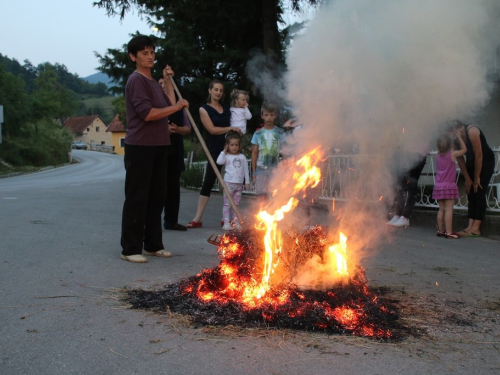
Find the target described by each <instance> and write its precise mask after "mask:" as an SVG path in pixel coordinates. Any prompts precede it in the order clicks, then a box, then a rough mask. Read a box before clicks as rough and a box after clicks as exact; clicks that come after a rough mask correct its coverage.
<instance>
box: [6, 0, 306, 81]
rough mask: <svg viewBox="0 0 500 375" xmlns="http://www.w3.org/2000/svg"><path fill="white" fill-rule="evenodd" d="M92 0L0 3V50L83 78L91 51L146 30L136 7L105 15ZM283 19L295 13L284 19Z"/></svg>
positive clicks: (91, 67) (92, 65) (89, 69)
mask: <svg viewBox="0 0 500 375" xmlns="http://www.w3.org/2000/svg"><path fill="white" fill-rule="evenodd" d="M94 1H95V0H15V1H6V0H5V1H2V5H1V7H0V53H1V54H2V55H4V56H8V57H9V58H11V59H16V60H18V61H19V62H20V63H21V64H22V63H23V61H24V60H25V59H28V60H30V61H31V63H32V64H33V65H35V66H36V65H38V64H40V63H43V62H50V63H51V64H55V63H59V64H63V65H66V67H67V68H68V71H69V72H70V73H76V74H78V75H79V76H80V77H87V76H89V75H91V74H94V73H97V70H96V68H97V66H98V65H99V62H98V61H97V58H96V57H95V56H94V51H96V52H98V53H100V54H104V53H105V52H106V50H107V49H108V48H120V47H121V46H122V45H123V44H125V43H127V42H128V40H129V39H130V37H129V34H131V33H133V32H135V31H140V32H141V33H144V34H151V29H150V28H149V27H148V25H147V23H146V20H145V19H143V20H141V19H140V17H139V16H138V14H137V11H135V10H134V11H133V13H128V14H127V15H126V16H125V19H124V20H123V22H122V23H120V19H119V17H112V18H110V17H108V16H106V12H105V10H104V9H99V8H97V7H93V6H92V3H93V2H94ZM285 18H288V19H286V20H287V21H291V20H295V19H296V17H291V16H288V17H285Z"/></svg>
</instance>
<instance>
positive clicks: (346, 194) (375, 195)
mask: <svg viewBox="0 0 500 375" xmlns="http://www.w3.org/2000/svg"><path fill="white" fill-rule="evenodd" d="M492 149H493V152H494V153H495V170H494V172H493V176H492V178H491V181H490V184H489V185H488V192H487V211H493V212H500V147H493V148H492ZM436 154H437V152H436V151H431V152H430V153H429V155H428V156H427V163H426V165H425V167H424V169H423V171H422V174H421V176H420V179H419V180H418V189H419V190H418V196H417V201H416V203H415V205H416V206H420V207H433V208H438V207H439V205H438V203H437V201H436V200H434V199H432V188H433V186H434V183H435V178H436ZM247 161H248V168H249V170H251V161H250V160H247ZM191 165H200V166H201V165H203V167H204V171H205V170H206V165H207V162H206V161H203V162H194V163H192V164H191ZM373 168H376V167H375V164H374V161H373V158H372V157H371V156H370V155H331V156H329V157H328V159H327V160H326V162H325V164H324V166H323V168H322V169H323V171H322V175H323V177H322V188H321V195H320V197H319V198H320V199H326V200H333V199H335V200H338V201H348V200H360V201H372V202H376V201H378V200H379V199H380V196H381V193H380V192H377V191H376V190H375V187H374V186H376V185H377V184H374V183H370V181H364V180H363V179H366V178H367V177H368V176H373V173H369V171H371V170H373ZM457 172H459V168H458V165H457ZM372 178H380V176H378V177H372ZM457 184H458V185H459V191H460V198H459V199H458V200H457V203H456V204H455V208H456V209H462V210H465V209H467V203H468V202H467V195H466V194H465V188H464V186H463V183H462V180H460V179H459V173H457ZM212 191H219V182H218V181H216V183H215V185H214V187H213V189H212ZM243 192H244V193H246V194H255V187H254V186H253V185H252V184H251V185H250V189H249V190H243Z"/></svg>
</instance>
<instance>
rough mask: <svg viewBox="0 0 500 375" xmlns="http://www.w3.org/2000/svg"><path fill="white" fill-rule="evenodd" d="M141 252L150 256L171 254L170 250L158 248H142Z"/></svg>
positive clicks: (163, 256)
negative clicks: (156, 249) (149, 249)
mask: <svg viewBox="0 0 500 375" xmlns="http://www.w3.org/2000/svg"><path fill="white" fill-rule="evenodd" d="M142 253H143V254H144V255H149V256H151V257H161V258H170V257H171V256H172V253H171V252H170V251H167V250H165V249H162V250H158V251H146V250H142Z"/></svg>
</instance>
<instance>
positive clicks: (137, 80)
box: [120, 35, 189, 263]
mask: <svg viewBox="0 0 500 375" xmlns="http://www.w3.org/2000/svg"><path fill="white" fill-rule="evenodd" d="M127 49H128V53H129V57H130V59H131V60H132V61H133V62H134V63H135V65H136V70H135V72H134V73H132V74H131V75H130V77H129V79H128V81H127V85H126V87H125V101H126V111H127V135H126V136H125V158H124V160H125V170H126V177H125V203H124V204H123V214H122V234H121V241H120V242H121V246H122V249H123V251H122V254H121V258H122V259H124V260H128V261H130V262H134V263H146V262H147V259H146V257H144V255H150V256H159V257H163V258H168V257H171V256H172V253H170V252H169V251H167V250H165V248H164V246H163V240H162V228H161V214H162V211H163V205H164V203H165V195H166V190H167V182H166V181H167V180H166V173H167V162H168V152H167V151H168V150H167V146H168V145H170V137H169V132H168V116H169V115H171V114H173V113H175V112H177V111H180V110H181V109H182V108H183V107H188V106H189V103H188V102H187V101H185V100H184V99H181V100H179V101H178V102H177V103H176V104H174V105H170V102H169V100H168V98H167V95H166V94H165V93H164V92H163V90H162V88H161V86H160V85H159V84H158V82H157V81H156V80H154V79H153V78H152V76H151V69H152V68H153V66H154V60H155V45H154V43H153V41H152V39H151V38H149V37H147V36H144V35H139V36H136V37H134V38H132V39H131V40H130V42H129V43H128V45H127ZM163 74H164V77H165V81H167V78H168V75H173V71H172V69H171V68H170V66H168V65H167V66H166V67H165V69H164V70H163ZM168 81H170V80H169V79H168ZM168 90H172V92H173V87H172V86H170V87H167V91H168ZM143 253H144V255H142V254H143Z"/></svg>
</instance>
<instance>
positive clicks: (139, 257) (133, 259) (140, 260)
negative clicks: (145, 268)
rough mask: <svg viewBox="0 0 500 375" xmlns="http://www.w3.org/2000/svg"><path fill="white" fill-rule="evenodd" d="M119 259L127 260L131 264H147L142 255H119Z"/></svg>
mask: <svg viewBox="0 0 500 375" xmlns="http://www.w3.org/2000/svg"><path fill="white" fill-rule="evenodd" d="M120 258H122V259H123V260H128V261H129V262H132V263H147V262H148V260H147V259H146V257H145V256H144V255H141V254H135V255H123V254H120Z"/></svg>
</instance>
